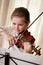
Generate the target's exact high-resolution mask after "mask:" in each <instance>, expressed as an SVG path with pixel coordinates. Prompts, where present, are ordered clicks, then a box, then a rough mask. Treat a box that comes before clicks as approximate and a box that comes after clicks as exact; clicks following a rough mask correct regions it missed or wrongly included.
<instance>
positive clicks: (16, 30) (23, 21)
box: [0, 7, 35, 53]
mask: <svg viewBox="0 0 43 65" xmlns="http://www.w3.org/2000/svg"><path fill="white" fill-rule="evenodd" d="M11 20H12V26H11V27H10V28H5V27H4V28H3V27H2V29H3V30H2V31H0V35H2V36H3V35H5V36H6V37H7V41H8V42H9V46H13V45H14V44H15V42H17V38H15V37H17V36H18V35H19V34H21V32H23V31H24V30H25V29H26V28H27V27H28V25H29V23H30V14H29V12H28V10H27V9H26V8H24V7H19V8H15V10H14V12H13V13H12V15H11ZM29 35H30V33H29ZM30 36H31V35H30ZM31 37H32V42H31V41H28V40H27V39H26V38H25V37H23V38H24V41H23V43H22V44H23V45H24V48H23V50H24V51H25V52H27V53H32V44H31V43H34V41H35V39H34V37H33V36H31ZM22 40H23V39H22ZM18 44H19V43H18Z"/></svg>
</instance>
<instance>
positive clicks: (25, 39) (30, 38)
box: [16, 30, 41, 55]
mask: <svg viewBox="0 0 43 65" xmlns="http://www.w3.org/2000/svg"><path fill="white" fill-rule="evenodd" d="M24 42H30V44H31V45H32V50H34V52H36V55H41V53H40V50H37V48H35V46H33V45H34V42H35V38H34V37H33V36H32V35H31V34H30V32H28V31H27V30H26V31H25V33H23V37H22V38H21V39H18V40H17V43H16V46H17V47H18V48H22V49H24Z"/></svg>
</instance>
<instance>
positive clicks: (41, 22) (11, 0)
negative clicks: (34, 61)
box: [0, 0, 43, 65]
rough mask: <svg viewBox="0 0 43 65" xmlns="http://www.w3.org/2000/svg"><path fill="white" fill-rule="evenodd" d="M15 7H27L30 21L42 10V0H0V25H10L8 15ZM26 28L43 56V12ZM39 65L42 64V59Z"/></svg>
mask: <svg viewBox="0 0 43 65" xmlns="http://www.w3.org/2000/svg"><path fill="white" fill-rule="evenodd" d="M16 7H25V8H27V9H28V10H29V12H30V20H31V23H32V21H34V20H35V18H36V17H37V16H38V15H39V14H40V13H41V12H42V11H43V0H0V26H4V25H6V26H10V25H11V19H10V16H11V13H12V12H13V10H14V9H15V8H16ZM28 30H29V31H30V32H31V34H32V35H33V36H34V37H35V39H36V41H35V44H36V45H39V46H40V47H41V48H42V57H43V14H42V15H41V16H40V18H39V19H38V20H37V21H36V22H35V23H34V24H33V25H32V26H31V27H30V28H29V29H28ZM42 60H43V58H42ZM41 65H43V62H42V61H41Z"/></svg>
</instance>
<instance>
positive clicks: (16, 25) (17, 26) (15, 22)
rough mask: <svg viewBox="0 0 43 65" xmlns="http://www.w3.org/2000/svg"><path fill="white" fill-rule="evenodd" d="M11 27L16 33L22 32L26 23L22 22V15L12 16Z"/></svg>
mask: <svg viewBox="0 0 43 65" xmlns="http://www.w3.org/2000/svg"><path fill="white" fill-rule="evenodd" d="M12 28H13V30H15V31H16V32H17V33H20V32H22V31H23V30H25V28H26V23H25V22H24V18H23V17H17V16H14V17H13V18H12Z"/></svg>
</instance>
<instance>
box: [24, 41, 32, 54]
mask: <svg viewBox="0 0 43 65" xmlns="http://www.w3.org/2000/svg"><path fill="white" fill-rule="evenodd" d="M24 50H25V51H26V52H27V53H32V45H31V44H30V43H29V42H24Z"/></svg>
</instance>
